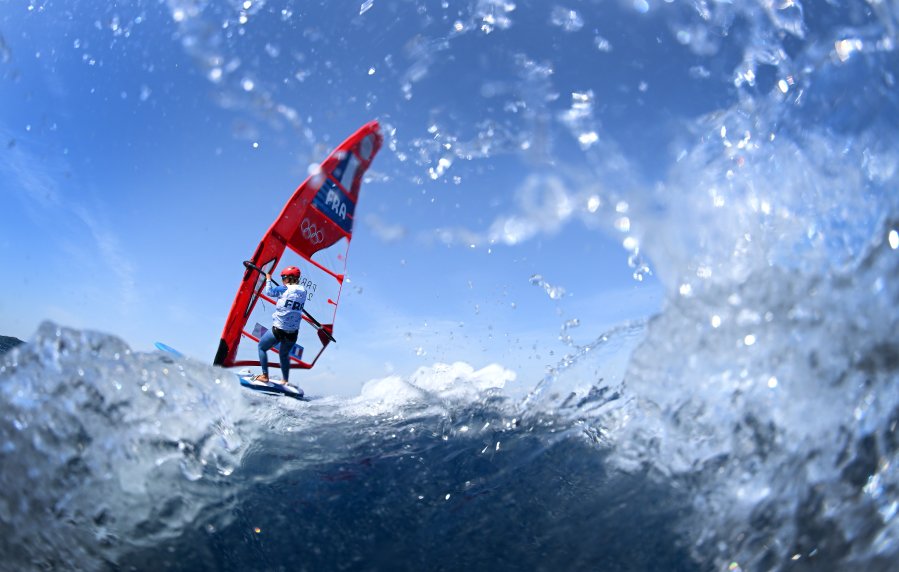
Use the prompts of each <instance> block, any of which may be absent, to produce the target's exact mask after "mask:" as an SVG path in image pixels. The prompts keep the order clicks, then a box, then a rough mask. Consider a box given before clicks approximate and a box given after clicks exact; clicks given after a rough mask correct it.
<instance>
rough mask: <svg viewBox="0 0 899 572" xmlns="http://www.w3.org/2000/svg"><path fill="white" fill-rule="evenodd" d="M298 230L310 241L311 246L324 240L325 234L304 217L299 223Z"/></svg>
mask: <svg viewBox="0 0 899 572" xmlns="http://www.w3.org/2000/svg"><path fill="white" fill-rule="evenodd" d="M300 231H301V232H302V233H303V238H305V239H306V240H308V241H309V242H311V243H312V244H313V246H314V245H318V244H321V243H322V242H324V241H325V234H324V233H323V232H322V231H321V229H318V228H316V227H315V225H314V224H312V223H311V222H309V219H308V218H304V219H303V222H301V223H300Z"/></svg>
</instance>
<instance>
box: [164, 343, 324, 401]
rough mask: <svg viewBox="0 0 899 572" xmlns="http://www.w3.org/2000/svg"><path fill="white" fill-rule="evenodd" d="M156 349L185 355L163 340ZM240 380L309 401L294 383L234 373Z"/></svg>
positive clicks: (176, 354) (250, 386) (274, 392)
mask: <svg viewBox="0 0 899 572" xmlns="http://www.w3.org/2000/svg"><path fill="white" fill-rule="evenodd" d="M155 345H156V349H158V350H161V351H163V352H165V353H167V354H170V355H173V356H175V357H179V358H180V357H184V356H183V355H182V354H181V352H179V351H178V350H176V349H175V348H173V347H171V346H168V345H166V344H164V343H162V342H156V344H155ZM234 375H235V376H236V377H237V379H238V380H240V384H241V385H242V386H244V387H247V388H249V389H253V390H255V391H260V392H262V393H267V394H269V395H287V396H289V397H293V398H294V399H300V400H302V401H309V398H308V397H306V396H305V395H303V390H302V389H299V388H297V387H294V386H292V385H283V384H280V383H274V382H269V383H259V382H254V381H253V375H252V374H249V373H247V374H243V373H241V374H234Z"/></svg>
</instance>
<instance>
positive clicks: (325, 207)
mask: <svg viewBox="0 0 899 572" xmlns="http://www.w3.org/2000/svg"><path fill="white" fill-rule="evenodd" d="M312 204H313V205H314V206H315V208H317V209H318V210H320V211H321V212H322V213H324V214H325V216H327V217H328V218H329V219H331V221H332V222H333V223H334V224H336V225H337V226H339V227H340V228H342V229H343V230H344V231H345V232H347V233H348V234H349V233H350V232H352V231H353V211H354V210H355V208H356V205H354V204H353V201H351V200H350V199H349V197H347V196H346V194H345V193H344V192H343V190H342V189H341V188H340V187H339V186H337V183H335V182H334V181H332V180H331V178H330V177H325V182H323V183H322V186H321V188H320V189H319V190H318V192H317V193H316V194H315V198H314V199H313V200H312Z"/></svg>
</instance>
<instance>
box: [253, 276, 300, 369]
mask: <svg viewBox="0 0 899 572" xmlns="http://www.w3.org/2000/svg"><path fill="white" fill-rule="evenodd" d="M281 281H282V282H283V283H284V285H283V286H278V285H277V284H275V282H274V281H273V280H272V275H271V274H269V273H266V275H265V295H266V296H269V297H271V298H277V300H278V303H277V306H276V307H275V313H274V314H272V329H271V330H269V331H268V332H266V333H265V334H263V336H262V338H261V339H260V340H259V365H260V366H262V375H257V376H256V377H255V379H256V381H262V382H268V381H269V378H268V350H270V349H272V347H274V345H275V344H277V343H278V342H280V343H281V346H280V348H279V350H278V357H279V358H280V361H281V376H282V381H281V383H283V384H285V385H286V384H287V379H288V377H289V376H290V350H291V348H293V345H294V344H295V343H296V341H297V333H298V332H299V329H300V323H301V322H302V320H303V305H304V304H305V303H306V290H305V289H304V288H303V287H302V286H300V269H299V268H297V267H296V266H288V267H287V268H285V269H284V270H282V271H281Z"/></svg>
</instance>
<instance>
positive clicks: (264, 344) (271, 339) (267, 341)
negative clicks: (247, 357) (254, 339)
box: [259, 330, 278, 377]
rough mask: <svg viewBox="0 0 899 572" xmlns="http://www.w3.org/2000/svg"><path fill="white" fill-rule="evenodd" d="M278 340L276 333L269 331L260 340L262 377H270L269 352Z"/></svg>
mask: <svg viewBox="0 0 899 572" xmlns="http://www.w3.org/2000/svg"><path fill="white" fill-rule="evenodd" d="M277 343H278V340H277V339H276V338H275V334H274V332H272V330H269V331H267V332H265V334H263V335H262V338H260V339H259V365H260V366H261V367H262V375H264V376H265V377H268V350H270V349H272V347H274V345H275V344H277Z"/></svg>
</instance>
